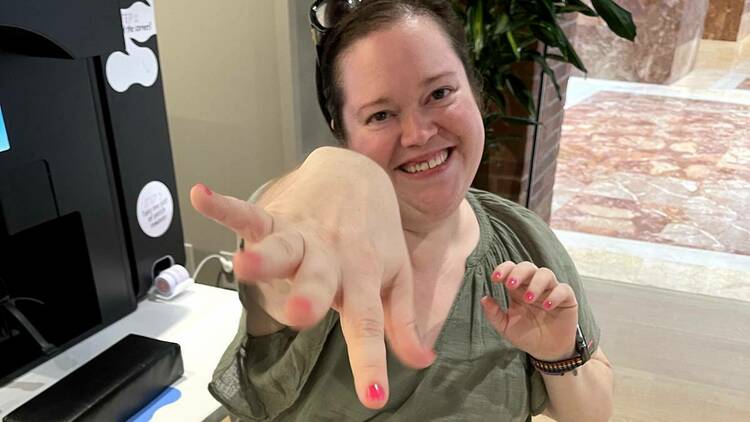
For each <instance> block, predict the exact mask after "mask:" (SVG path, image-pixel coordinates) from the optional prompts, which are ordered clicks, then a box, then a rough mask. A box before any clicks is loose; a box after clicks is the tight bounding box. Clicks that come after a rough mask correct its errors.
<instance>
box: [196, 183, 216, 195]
mask: <svg viewBox="0 0 750 422" xmlns="http://www.w3.org/2000/svg"><path fill="white" fill-rule="evenodd" d="M198 186H200V187H201V189H203V193H205V194H206V195H208V196H211V195H213V194H214V193H213V192H211V189H209V188H208V186H206V185H204V184H203V183H198Z"/></svg>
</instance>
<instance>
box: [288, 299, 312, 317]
mask: <svg viewBox="0 0 750 422" xmlns="http://www.w3.org/2000/svg"><path fill="white" fill-rule="evenodd" d="M289 306H291V307H292V308H294V309H295V310H296V311H297V312H298V313H299V314H302V315H305V316H308V315H310V314H312V304H310V301H309V300H308V299H307V298H304V297H293V298H291V299H289Z"/></svg>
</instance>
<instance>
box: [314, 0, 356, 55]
mask: <svg viewBox="0 0 750 422" xmlns="http://www.w3.org/2000/svg"><path fill="white" fill-rule="evenodd" d="M362 1H363V0H316V1H315V2H314V3H313V4H312V6H310V26H311V27H312V36H313V41H314V42H315V46H316V47H317V46H318V45H319V44H320V40H321V38H323V34H325V33H326V32H327V31H328V30H329V29H331V28H333V26H334V25H336V22H338V21H339V20H340V19H341V18H342V17H343V16H345V15H346V14H347V13H349V12H350V11H351V10H352V9H354V8H356V7H357V6H359V5H360V3H362Z"/></svg>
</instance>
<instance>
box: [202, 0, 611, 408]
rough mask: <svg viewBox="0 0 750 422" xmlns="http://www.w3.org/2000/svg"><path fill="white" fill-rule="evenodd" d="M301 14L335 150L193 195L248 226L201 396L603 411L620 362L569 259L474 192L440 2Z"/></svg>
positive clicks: (508, 207) (460, 73) (455, 27)
mask: <svg viewBox="0 0 750 422" xmlns="http://www.w3.org/2000/svg"><path fill="white" fill-rule="evenodd" d="M321 9H323V10H327V11H328V12H330V13H332V15H331V16H328V15H327V14H323V16H319V11H320V10H321ZM333 12H336V13H333ZM312 16H313V26H314V28H315V29H316V31H318V33H319V38H318V41H319V42H318V45H317V47H318V53H319V65H320V69H319V86H318V88H319V96H320V99H321V101H320V103H321V106H322V108H323V113H324V116H325V117H326V119H327V120H328V121H329V122H330V126H331V128H332V130H333V131H334V133H336V135H337V136H339V137H340V139H341V140H342V143H343V145H344V146H345V148H321V149H318V150H316V151H314V152H313V153H312V154H310V156H309V157H308V158H307V159H306V160H305V162H304V163H302V164H301V166H300V167H299V168H298V169H297V170H295V171H293V172H291V173H289V174H288V175H286V176H284V177H282V178H280V179H278V180H277V181H275V182H274V183H271V184H269V186H268V187H267V188H266V189H263V190H262V191H261V192H258V193H256V195H254V198H252V201H251V202H255V203H254V204H252V203H247V202H245V201H240V200H237V199H234V198H231V197H227V196H224V195H220V194H215V193H213V192H212V191H211V190H209V189H208V188H206V187H205V186H202V185H199V186H196V187H194V188H193V191H192V192H191V200H192V202H193V205H194V206H195V207H196V209H197V210H198V211H200V212H201V213H203V214H204V215H206V216H207V217H209V218H213V219H215V220H217V221H218V222H219V223H221V224H223V225H225V226H227V227H229V228H230V229H232V230H234V231H235V232H237V233H238V235H239V236H240V237H242V238H243V239H245V241H244V242H242V244H243V246H244V247H243V248H241V249H240V250H239V251H238V252H237V254H236V255H235V274H236V276H237V278H238V279H239V280H240V281H241V282H242V287H241V289H240V298H241V300H242V303H243V306H244V309H245V315H244V316H243V319H242V321H241V327H240V330H239V332H238V334H237V337H236V338H235V340H234V342H233V343H232V345H230V347H229V348H228V350H227V352H226V353H225V355H224V357H223V358H222V361H221V362H220V364H219V366H218V368H217V370H216V372H215V374H214V379H213V381H212V383H211V385H210V390H211V392H212V393H213V394H214V396H215V397H216V398H217V399H218V400H220V401H221V402H222V403H223V404H224V405H225V406H226V407H227V409H229V410H230V411H231V412H232V413H234V414H236V415H237V416H239V417H241V418H243V419H248V420H385V419H388V420H403V421H413V420H436V419H440V420H456V421H466V420H488V419H490V418H493V419H497V420H504V421H524V420H530V418H531V415H532V414H539V413H542V412H543V411H544V412H545V413H546V414H548V415H551V416H553V417H555V418H558V419H559V420H575V421H588V420H591V421H600V420H606V419H607V418H608V417H609V415H610V413H611V404H612V374H611V369H610V368H609V363H608V361H607V359H606V357H605V356H604V353H603V352H602V351H601V350H600V349H599V347H598V344H599V330H598V328H597V325H596V323H595V321H594V317H593V315H592V312H591V309H590V308H589V306H588V303H587V300H586V296H585V294H584V292H583V286H582V285H581V282H580V279H579V277H578V274H577V272H576V270H575V267H574V265H573V263H572V262H571V260H570V258H569V257H568V255H567V254H566V252H565V251H564V249H563V248H562V246H561V245H560V243H559V242H558V241H557V239H556V238H555V237H554V235H553V234H552V232H551V231H550V230H549V228H548V227H547V226H546V225H545V224H544V223H543V222H542V221H541V220H540V219H539V218H538V217H536V216H535V215H534V214H533V213H531V212H530V211H528V210H526V209H524V208H521V207H519V206H518V205H515V204H513V203H511V202H508V201H505V200H503V199H500V198H498V197H496V196H494V195H492V194H489V193H486V192H481V191H477V190H474V189H469V185H470V183H471V180H472V178H473V177H474V174H475V173H476V169H477V166H478V164H479V161H480V157H481V153H482V147H483V142H484V130H483V126H482V119H481V115H480V112H479V106H478V103H477V95H476V90H475V89H474V86H475V85H474V84H473V82H472V80H473V79H472V76H471V75H472V74H473V72H472V71H471V68H470V67H469V66H468V62H467V61H466V59H465V57H466V54H465V51H464V50H463V45H464V40H463V29H462V28H461V26H460V25H459V24H458V23H457V21H456V18H455V16H454V15H453V11H452V9H451V6H450V3H448V2H446V1H438V0H370V1H362V2H357V1H351V0H349V1H338V2H337V1H333V0H330V1H317V2H315V4H314V5H313V10H312ZM323 23H325V25H324V24H323ZM386 339H387V340H388V342H387V345H386V341H385V340H386ZM566 373H568V374H569V376H565V377H560V376H559V375H562V374H566Z"/></svg>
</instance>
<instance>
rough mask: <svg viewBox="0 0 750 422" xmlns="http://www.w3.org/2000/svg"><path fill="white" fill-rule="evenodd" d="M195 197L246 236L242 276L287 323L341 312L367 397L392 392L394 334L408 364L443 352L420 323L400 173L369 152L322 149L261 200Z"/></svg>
mask: <svg viewBox="0 0 750 422" xmlns="http://www.w3.org/2000/svg"><path fill="white" fill-rule="evenodd" d="M190 199H191V201H192V204H193V206H194V207H195V209H197V210H198V211H199V212H200V213H201V214H203V215H205V216H206V217H209V218H211V219H213V220H216V221H217V222H219V223H220V224H222V225H224V226H226V227H228V228H229V229H231V230H233V231H234V232H236V233H237V234H238V235H239V236H241V237H242V238H243V239H244V248H243V249H242V250H240V251H238V252H237V253H236V254H235V258H234V272H235V275H236V277H237V279H238V280H240V281H241V282H244V283H248V284H252V285H253V286H254V287H256V288H257V289H258V290H259V291H260V292H261V299H260V302H261V306H262V308H263V310H264V311H265V312H266V313H268V315H270V316H271V317H273V318H274V319H275V320H276V321H278V322H279V323H280V324H283V325H287V326H291V327H294V328H297V329H302V330H304V329H306V328H309V327H312V326H314V325H315V324H316V323H318V322H319V321H320V320H321V319H322V318H323V317H324V316H325V315H326V313H327V312H328V310H329V309H331V308H333V309H335V310H336V311H338V313H339V316H340V321H341V327H342V330H343V334H344V337H345V340H346V343H347V346H348V347H347V349H348V354H349V361H350V364H351V368H352V372H353V374H354V383H355V388H356V390H357V395H358V397H359V399H360V401H361V402H362V403H363V404H364V405H365V406H367V407H369V408H373V409H376V408H381V407H382V406H383V405H385V403H386V402H387V399H388V375H387V370H386V351H385V342H384V341H385V338H386V337H387V338H388V341H389V344H390V345H391V347H392V349H393V351H394V352H395V353H396V355H397V356H398V357H399V359H400V360H401V361H402V362H404V364H406V365H409V366H411V367H415V368H423V367H426V366H428V365H430V364H431V363H432V361H433V360H434V353H433V352H432V351H431V350H429V349H427V348H425V347H423V345H422V343H421V339H420V336H419V334H418V332H417V327H416V317H415V309H414V298H413V284H412V283H413V281H412V269H411V262H410V259H409V254H408V251H407V248H406V243H405V240H404V235H403V230H402V226H401V218H400V214H399V208H398V202H397V199H396V195H395V192H394V191H393V186H392V184H391V181H390V179H389V178H388V176H387V175H386V173H385V172H384V171H383V170H382V169H381V168H380V167H379V166H378V165H377V164H376V163H374V162H373V161H371V160H370V159H369V158H367V157H365V156H363V155H360V154H357V153H354V152H352V151H348V150H344V149H339V148H321V149H318V150H316V151H314V152H313V153H312V154H310V156H309V157H308V159H307V160H305V162H304V163H303V164H302V166H300V167H299V168H298V169H297V170H295V171H294V172H292V173H290V174H288V175H287V176H285V177H283V178H282V179H280V180H279V181H277V182H276V183H274V184H273V185H272V186H271V187H270V188H269V189H268V190H267V191H266V192H265V193H264V194H263V195H262V197H261V199H260V200H259V201H258V202H257V204H250V203H248V202H246V201H241V200H238V199H236V198H232V197H229V196H224V195H220V194H218V193H213V192H211V191H210V190H208V189H207V188H206V187H205V186H203V185H196V186H194V187H193V189H192V190H191V192H190Z"/></svg>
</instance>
